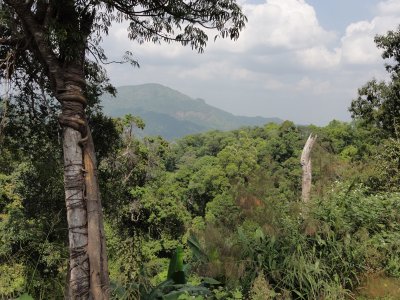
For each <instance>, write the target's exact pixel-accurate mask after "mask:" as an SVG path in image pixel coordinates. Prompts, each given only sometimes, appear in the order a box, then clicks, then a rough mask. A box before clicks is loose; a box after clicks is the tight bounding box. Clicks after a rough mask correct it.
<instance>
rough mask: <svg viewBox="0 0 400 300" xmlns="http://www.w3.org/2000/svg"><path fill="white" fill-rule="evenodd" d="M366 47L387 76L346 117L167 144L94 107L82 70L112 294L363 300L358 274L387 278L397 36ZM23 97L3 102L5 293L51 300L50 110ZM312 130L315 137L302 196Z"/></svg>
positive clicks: (397, 163)
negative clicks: (382, 62) (379, 54)
mask: <svg viewBox="0 0 400 300" xmlns="http://www.w3.org/2000/svg"><path fill="white" fill-rule="evenodd" d="M376 43H377V45H378V47H380V48H382V50H383V57H384V58H388V59H390V60H389V61H390V63H389V64H388V65H387V71H388V72H389V74H390V80H389V81H387V82H377V81H376V80H372V81H371V82H368V83H367V84H366V85H365V86H363V87H361V88H360V90H359V97H357V98H356V99H354V100H353V102H352V105H351V107H350V111H351V113H352V115H353V121H352V122H349V123H346V122H341V121H336V120H333V121H332V122H330V123H329V124H328V125H327V126H324V127H317V126H313V125H309V126H298V125H296V124H294V123H293V122H290V121H285V122H283V123H282V124H274V123H268V124H265V125H264V126H258V127H244V128H241V129H238V130H233V131H210V132H207V133H202V134H196V135H189V136H186V137H184V138H182V139H179V140H176V141H173V142H168V141H166V140H165V139H163V138H162V137H160V136H150V137H144V138H140V137H138V136H136V135H135V134H134V130H133V128H134V127H138V128H142V127H143V126H145V124H144V123H143V121H142V120H141V119H140V118H137V117H135V116H132V115H127V116H125V117H121V118H115V119H112V118H110V117H107V116H105V115H104V114H103V113H102V111H101V103H99V102H98V97H99V95H101V93H102V92H103V91H104V90H106V88H105V87H107V88H108V87H109V86H108V82H107V77H106V75H105V74H104V73H102V72H99V69H96V68H97V65H96V64H90V63H88V64H87V65H86V67H87V68H88V72H87V73H86V74H89V75H90V74H92V77H90V78H91V81H89V82H90V84H88V85H87V90H86V91H87V94H86V95H85V97H86V98H87V99H88V106H87V109H86V116H87V120H88V123H89V125H90V127H91V131H92V136H93V142H94V145H96V149H95V151H96V152H95V154H96V157H97V166H96V167H97V169H98V181H99V187H100V190H101V195H102V202H103V213H104V231H105V236H106V244H107V253H108V269H109V277H110V289H109V291H108V292H110V294H111V298H113V299H352V298H353V299H354V298H359V299H364V298H362V297H368V295H367V296H363V294H362V291H361V292H360V290H359V287H361V286H362V285H363V282H364V281H365V279H366V278H369V277H370V276H371V275H373V276H375V275H376V276H380V277H381V278H382V280H387V281H388V282H392V281H390V280H396V279H395V278H399V277H400V172H399V171H400V140H399V139H400V136H399V116H400V112H399V107H400V105H399V103H400V93H399V89H400V78H399V76H400V56H399V55H398V53H399V49H400V29H398V30H397V31H391V32H388V33H387V34H386V35H384V36H378V37H377V38H376ZM91 68H92V69H91ZM27 95H33V98H31V97H28V96H27ZM35 97H38V96H37V95H36V94H32V93H29V91H27V93H26V94H24V93H20V94H18V95H15V97H11V98H10V99H1V101H2V102H1V104H2V111H1V113H2V119H1V155H0V274H1V276H0V295H1V297H2V298H5V299H13V298H18V297H20V299H31V298H33V299H62V298H63V297H64V296H65V295H66V291H67V290H68V276H67V274H68V269H69V268H68V261H69V257H70V254H69V251H68V250H69V249H68V223H67V217H66V216H67V213H66V208H65V199H64V185H63V171H64V166H63V164H64V161H63V154H62V146H61V145H62V143H63V139H62V132H63V129H62V128H61V127H60V126H59V125H58V122H59V120H58V117H57V115H58V113H59V112H60V110H61V106H60V104H59V103H58V102H56V101H55V99H54V97H40V101H39V100H37V101H33V100H35V99H37V98H35ZM310 133H313V134H316V135H317V136H318V139H317V142H316V143H315V145H314V149H313V152H312V161H313V186H312V194H311V200H310V201H309V202H308V203H303V202H301V201H300V197H301V166H300V155H301V151H302V148H303V146H304V143H305V141H306V139H307V137H308V136H309V134H310ZM393 286H397V285H395V284H393ZM398 292H399V291H397V294H392V296H391V295H390V293H396V289H395V288H393V289H392V291H391V292H390V293H389V294H387V295H386V297H389V298H386V299H390V297H393V298H392V299H398V297H399V293H398ZM396 297H397V298H396Z"/></svg>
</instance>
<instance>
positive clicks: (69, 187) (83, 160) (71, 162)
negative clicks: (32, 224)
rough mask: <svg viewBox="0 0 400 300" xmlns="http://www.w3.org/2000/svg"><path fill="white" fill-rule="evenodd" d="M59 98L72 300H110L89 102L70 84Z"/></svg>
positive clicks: (76, 87) (76, 85)
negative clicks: (62, 135)
mask: <svg viewBox="0 0 400 300" xmlns="http://www.w3.org/2000/svg"><path fill="white" fill-rule="evenodd" d="M57 98H58V99H59V100H60V102H61V103H62V114H61V115H60V118H59V120H60V123H61V125H63V127H64V138H63V147H64V163H65V174H64V177H65V189H66V199H67V200H66V201H67V211H68V215H67V221H68V227H69V241H70V275H69V276H70V281H69V287H70V288H69V299H89V298H90V299H96V300H107V299H108V298H109V295H108V293H109V279H108V266H107V256H106V247H105V237H104V228H103V216H102V208H101V202H100V191H99V185H98V181H97V170H96V158H95V150H94V144H93V140H92V136H91V133H90V129H89V127H88V125H87V120H86V116H85V112H84V105H85V102H86V99H85V98H84V97H83V94H82V90H81V88H80V87H79V84H67V85H66V88H65V89H64V90H63V91H62V92H61V93H59V94H58V97H57ZM71 201H72V202H71ZM77 228H78V230H77ZM76 241H79V243H77V242H76Z"/></svg>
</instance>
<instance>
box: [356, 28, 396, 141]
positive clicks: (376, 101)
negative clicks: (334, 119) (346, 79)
mask: <svg viewBox="0 0 400 300" xmlns="http://www.w3.org/2000/svg"><path fill="white" fill-rule="evenodd" d="M375 42H376V44H377V46H378V47H379V48H381V49H383V54H382V57H383V58H384V59H390V61H391V62H392V64H390V63H388V64H386V70H387V71H388V72H389V73H390V75H391V81H389V82H377V81H376V80H372V81H370V82H368V83H367V84H365V85H364V86H363V87H362V88H360V89H359V91H358V94H359V96H358V98H357V99H355V100H353V102H352V104H351V107H350V112H351V113H352V116H353V117H354V118H356V119H360V120H362V121H363V122H364V123H365V125H366V126H372V127H376V128H379V129H381V130H382V131H383V132H382V133H383V134H385V135H387V136H391V137H398V135H399V126H400V119H399V116H400V108H399V107H400V106H399V102H400V97H399V95H400V94H399V90H400V57H399V55H398V49H399V48H400V27H399V28H398V29H397V31H389V32H388V33H387V34H386V35H381V36H377V37H376V38H375Z"/></svg>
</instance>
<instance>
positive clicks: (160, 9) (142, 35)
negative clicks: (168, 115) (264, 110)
mask: <svg viewBox="0 0 400 300" xmlns="http://www.w3.org/2000/svg"><path fill="white" fill-rule="evenodd" d="M0 4H1V13H0V59H1V66H2V68H3V70H4V72H3V73H2V75H1V76H2V78H3V79H6V80H9V81H10V82H15V83H16V86H17V87H19V89H21V87H23V86H24V82H33V83H34V84H33V85H32V86H34V87H36V90H35V91H32V92H36V91H39V90H40V91H41V92H42V93H44V94H46V95H49V96H51V97H55V98H56V99H57V100H58V101H59V102H60V104H61V114H60V116H59V123H60V125H61V126H62V128H63V137H62V140H63V150H64V186H65V200H66V207H67V221H68V229H69V247H70V264H69V269H70V270H69V288H68V291H67V295H68V298H70V299H88V298H93V299H107V298H108V297H109V296H108V290H109V279H108V269H107V257H106V252H105V250H106V249H105V241H104V229H103V224H102V209H101V203H100V193H99V187H98V182H97V171H96V157H95V149H94V144H93V139H92V136H91V131H90V128H89V126H88V120H87V115H86V113H85V108H86V106H87V97H86V96H87V92H88V86H87V81H86V80H87V72H86V70H87V68H88V66H90V64H89V58H90V57H93V58H94V59H95V60H97V61H101V62H102V61H105V60H106V59H107V57H106V55H105V54H104V52H103V51H102V49H101V48H100V46H99V44H100V42H101V39H102V36H103V35H105V34H107V33H108V28H109V26H110V25H111V24H112V23H113V22H126V23H127V24H128V32H129V33H128V36H129V38H130V39H131V40H135V41H137V42H139V43H143V42H147V41H150V42H156V43H158V42H172V41H175V42H179V43H181V44H182V45H190V46H191V47H192V48H193V49H196V50H198V51H199V52H201V51H203V49H204V47H205V45H206V43H207V40H208V37H207V30H208V29H216V30H217V32H218V36H221V37H230V38H231V39H237V38H238V36H239V31H240V30H241V29H242V28H243V27H244V25H245V22H246V17H245V16H244V15H243V13H242V11H241V9H240V7H239V6H238V5H237V4H236V1H234V0H219V1H213V0H184V1H178V0H176V1H168V0H159V1H147V0H140V1H135V0H116V1H109V0H105V1H100V0H87V1H83V0H75V1H74V0H4V1H0Z"/></svg>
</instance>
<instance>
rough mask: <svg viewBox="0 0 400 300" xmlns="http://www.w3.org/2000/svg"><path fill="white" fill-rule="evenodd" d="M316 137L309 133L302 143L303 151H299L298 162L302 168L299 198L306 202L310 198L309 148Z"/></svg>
mask: <svg viewBox="0 0 400 300" xmlns="http://www.w3.org/2000/svg"><path fill="white" fill-rule="evenodd" d="M316 139H317V136H313V135H312V134H310V136H309V137H308V139H307V142H306V144H305V145H304V148H303V152H302V153H301V159H300V163H301V167H302V169H303V178H302V190H301V199H302V200H303V202H308V200H310V192H311V179H312V178H311V175H312V166H311V150H312V148H313V146H314V143H315V140H316Z"/></svg>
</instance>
